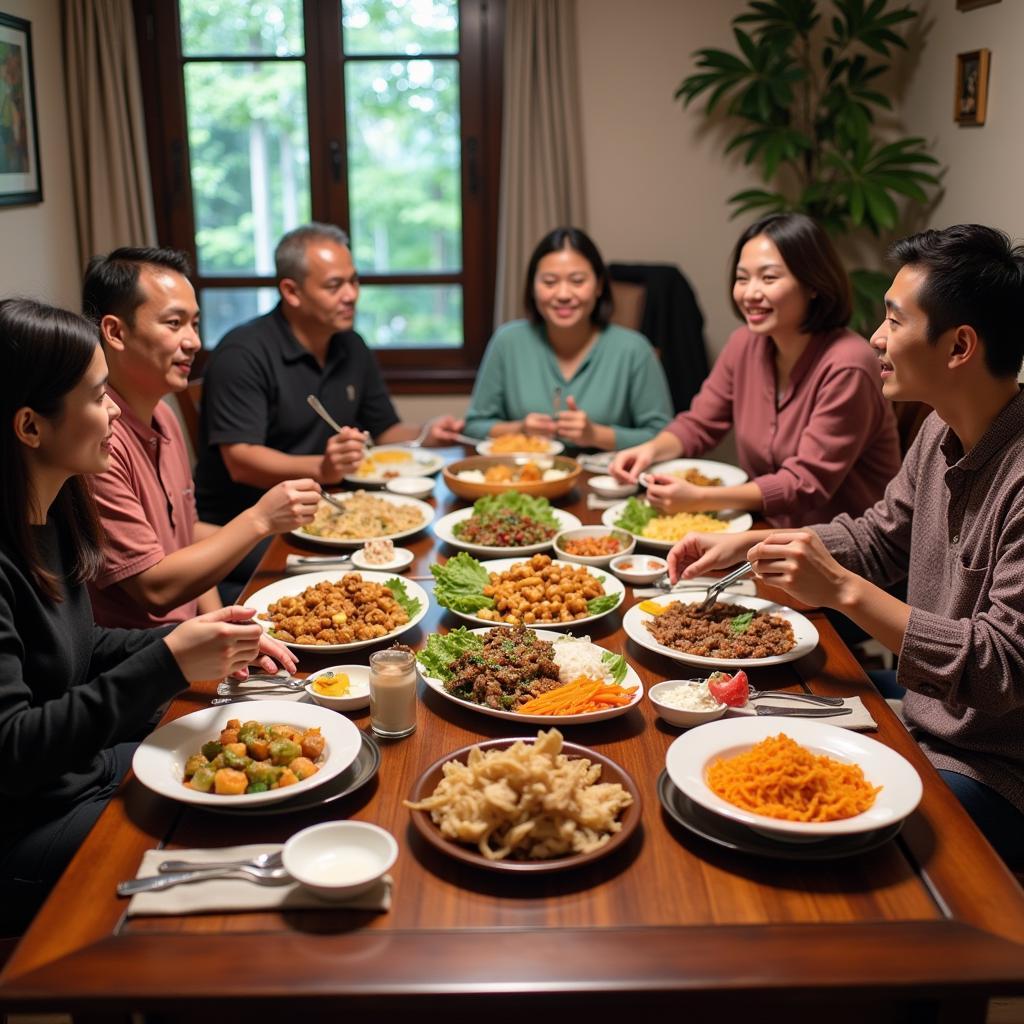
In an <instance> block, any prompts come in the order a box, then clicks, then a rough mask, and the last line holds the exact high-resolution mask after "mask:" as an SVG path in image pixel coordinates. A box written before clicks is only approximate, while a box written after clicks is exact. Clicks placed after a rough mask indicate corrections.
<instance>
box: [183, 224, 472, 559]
mask: <svg viewBox="0 0 1024 1024" xmlns="http://www.w3.org/2000/svg"><path fill="white" fill-rule="evenodd" d="M274 259H275V263H276V267H277V278H278V289H279V290H280V293H281V301H280V302H279V303H278V305H277V307H276V308H275V309H274V310H272V311H271V312H270V313H267V314H266V315H265V316H260V317H257V318H256V319H255V320H250V321H249V322H248V323H246V324H242V325H241V326H240V327H236V328H234V329H233V330H231V331H229V332H228V333H227V334H226V335H225V336H224V338H223V340H222V341H221V342H220V344H219V345H218V346H217V347H216V349H214V351H213V354H212V356H211V358H210V362H209V365H208V366H207V369H206V373H205V375H204V377H203V401H202V413H201V417H200V435H199V463H198V465H197V466H196V499H197V503H198V506H199V514H200V517H201V518H202V519H203V520H204V521H206V522H211V523H225V522H227V521H228V520H229V519H231V518H232V517H234V516H235V515H237V514H238V513H239V511H241V510H242V509H244V508H248V507H249V506H250V505H252V504H253V503H254V501H256V500H257V499H258V498H259V497H260V496H261V495H262V494H263V492H264V491H265V490H266V489H267V488H268V487H272V486H273V485H274V484H276V483H278V482H280V481H281V480H290V479H294V478H296V477H313V478H314V479H315V480H318V481H319V482H320V483H322V484H336V483H338V481H339V480H341V478H342V477H343V476H344V475H345V474H347V473H349V472H351V471H352V470H353V469H354V468H355V467H356V465H357V464H358V463H359V461H360V460H361V459H362V457H363V446H364V440H365V438H364V433H363V432H364V431H366V432H368V433H369V434H370V436H372V437H373V439H374V440H375V441H376V442H378V443H387V442H395V441H407V440H410V439H411V438H413V437H415V436H416V435H417V434H418V433H419V428H418V427H415V426H411V425H406V424H403V423H401V422H400V421H399V418H398V415H397V413H396V412H395V409H394V406H393V405H392V404H391V399H390V398H389V396H388V393H387V389H386V388H385V386H384V381H383V380H382V378H381V375H380V370H379V369H378V367H377V362H376V360H375V359H374V357H373V355H372V353H371V352H370V351H369V349H367V347H366V344H365V342H364V341H363V339H362V338H360V337H359V335H358V334H356V333H355V332H354V331H353V330H352V322H353V320H354V318H355V311H356V300H357V299H358V297H359V278H358V275H357V274H356V270H355V267H354V266H353V263H352V253H351V252H350V251H349V248H348V237H347V235H346V234H345V233H344V232H343V231H341V230H340V229H339V228H336V227H334V226H333V225H329V224H308V225H306V226H304V227H301V228H296V229H295V230H294V231H290V232H288V234H286V235H285V236H284V237H283V238H282V239H281V241H280V242H279V243H278V246H277V250H276V251H275V253H274ZM310 394H313V395H316V396H317V397H318V398H319V399H320V401H321V402H323V404H324V405H325V406H326V407H327V410H328V411H329V412H330V413H331V414H332V415H333V416H334V418H335V419H336V420H337V421H338V422H339V423H343V424H347V425H348V426H346V427H345V429H344V430H342V431H341V432H340V433H335V432H334V431H332V430H331V428H330V427H329V426H327V424H325V423H324V422H323V420H321V419H320V417H319V416H317V415H316V413H315V412H313V410H312V409H311V408H310V407H309V405H308V404H307V402H306V396H307V395H310ZM461 429H462V421H461V420H456V419H455V418H454V417H452V416H444V417H442V418H440V419H439V420H436V421H434V423H433V424H432V425H431V429H430V433H429V435H428V437H427V444H446V443H451V442H452V441H453V440H454V438H453V435H454V434H455V433H457V432H458V431H459V430H461ZM245 568H248V566H246V567H245ZM243 572H244V568H243V567H242V566H240V567H239V569H238V570H236V572H235V573H234V574H233V576H234V577H235V578H239V577H240V576H242V574H243ZM247 576H248V573H247V572H244V576H243V578H245V577H247Z"/></svg>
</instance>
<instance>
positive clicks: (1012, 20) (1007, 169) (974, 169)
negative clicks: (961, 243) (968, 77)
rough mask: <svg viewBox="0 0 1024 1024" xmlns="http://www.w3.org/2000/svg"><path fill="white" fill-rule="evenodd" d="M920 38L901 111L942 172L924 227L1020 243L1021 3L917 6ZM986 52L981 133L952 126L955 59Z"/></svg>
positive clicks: (934, 0)
mask: <svg viewBox="0 0 1024 1024" xmlns="http://www.w3.org/2000/svg"><path fill="white" fill-rule="evenodd" d="M915 6H916V7H917V8H918V9H919V10H920V11H921V13H922V25H923V27H924V28H925V30H926V32H925V35H924V40H923V43H922V44H921V45H920V46H919V47H916V48H915V57H916V60H915V61H913V62H911V64H910V67H909V69H908V70H909V75H910V77H909V82H908V88H907V92H906V95H905V97H904V100H903V103H902V104H901V112H902V115H903V119H904V122H905V124H906V125H907V129H908V131H912V132H913V133H914V134H918V135H922V136H924V137H925V138H926V139H927V140H928V142H929V143H930V145H931V147H932V153H933V154H934V155H935V156H936V157H937V158H938V159H939V160H940V161H941V162H942V164H943V165H944V166H945V167H946V168H947V170H946V173H945V176H944V178H943V186H944V191H943V194H942V196H941V197H940V198H939V200H938V202H937V204H936V205H935V207H934V209H932V210H930V211H929V213H928V215H927V218H926V220H927V226H928V227H945V226H947V225H949V224H958V223H965V222H972V223H980V224H989V225H992V226H993V227H999V228H1002V229H1003V230H1004V231H1006V232H1007V233H1008V234H1010V235H1011V236H1013V237H1014V238H1017V239H1022V238H1024V191H1022V188H1021V173H1022V172H1021V168H1022V167H1024V130H1022V127H1024V121H1022V113H1021V104H1022V101H1024V63H1022V61H1021V59H1020V50H1021V46H1022V45H1024V3H1022V2H1021V0H1001V2H999V3H996V4H992V5H990V6H988V7H979V8H978V9H977V10H974V11H957V10H955V9H954V7H955V5H954V4H953V3H952V0H924V2H921V0H919V2H918V3H916V4H915ZM981 48H986V49H989V50H991V51H992V63H991V71H990V75H989V96H988V116H987V118H986V122H985V124H984V125H981V126H971V127H968V126H960V125H958V124H956V123H955V122H954V120H953V94H954V91H955V74H956V55H957V54H958V53H966V52H968V51H970V50H977V49H981Z"/></svg>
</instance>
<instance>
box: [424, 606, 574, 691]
mask: <svg viewBox="0 0 1024 1024" xmlns="http://www.w3.org/2000/svg"><path fill="white" fill-rule="evenodd" d="M483 641H484V646H483V648H482V649H481V650H479V651H471V652H467V653H466V654H463V655H462V656H461V657H459V658H457V659H456V660H455V661H453V662H452V663H451V666H450V671H451V672H452V677H451V679H449V680H448V681H447V682H446V683H445V684H444V688H445V689H446V690H447V691H448V692H449V693H451V694H454V695H455V696H456V697H461V698H462V699H463V700H468V701H471V702H472V703H474V704H483V705H486V706H487V707H489V708H495V709H497V710H499V711H515V710H516V708H518V707H520V706H521V705H523V704H525V703H526V702H527V701H528V700H532V699H533V698H534V697H537V696H539V695H540V694H542V693H545V692H546V691H547V690H553V689H555V688H556V687H558V686H561V685H562V683H561V680H560V679H559V678H558V666H557V665H556V664H555V661H554V653H555V649H554V647H552V645H551V643H550V642H549V641H547V640H541V639H540V638H539V637H538V636H537V634H536V633H534V632H533V630H532V629H526V628H525V627H523V626H500V627H497V628H495V629H492V630H489V631H488V632H487V633H486V634H484V637H483Z"/></svg>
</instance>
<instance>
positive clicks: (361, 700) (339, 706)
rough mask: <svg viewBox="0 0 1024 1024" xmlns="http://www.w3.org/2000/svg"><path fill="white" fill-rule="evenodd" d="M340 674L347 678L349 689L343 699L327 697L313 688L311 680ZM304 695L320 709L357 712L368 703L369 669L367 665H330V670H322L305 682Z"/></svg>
mask: <svg viewBox="0 0 1024 1024" xmlns="http://www.w3.org/2000/svg"><path fill="white" fill-rule="evenodd" d="M342 672H344V673H345V675H347V676H348V679H349V688H348V693H347V694H346V695H345V696H344V697H328V696H327V695H326V694H324V693H317V691H316V688H315V687H314V686H313V680H314V679H319V678H320V677H321V676H328V675H339V674H341V673H342ZM305 690H306V693H308V694H309V695H310V697H312V698H313V700H314V701H316V703H317V704H319V705H320V706H321V707H322V708H330V709H331V710H332V711H358V710H359V709H360V708H365V707H367V706H368V705H369V703H370V667H369V665H332V666H331V667H330V668H322V669H320V671H319V672H314V673H313V674H312V675H311V676H309V678H308V679H307V680H306V686H305Z"/></svg>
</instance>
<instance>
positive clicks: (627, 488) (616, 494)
mask: <svg viewBox="0 0 1024 1024" xmlns="http://www.w3.org/2000/svg"><path fill="white" fill-rule="evenodd" d="M587 484H588V485H589V486H590V489H591V490H592V491H593V492H594V493H595V494H599V495H600V496H601V497H602V498H628V497H629V496H630V495H631V494H636V492H637V490H638V488H637V485H636V484H620V483H619V481H618V480H616V479H615V477H613V476H592V477H591V478H590V479H589V480H588V481H587Z"/></svg>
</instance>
